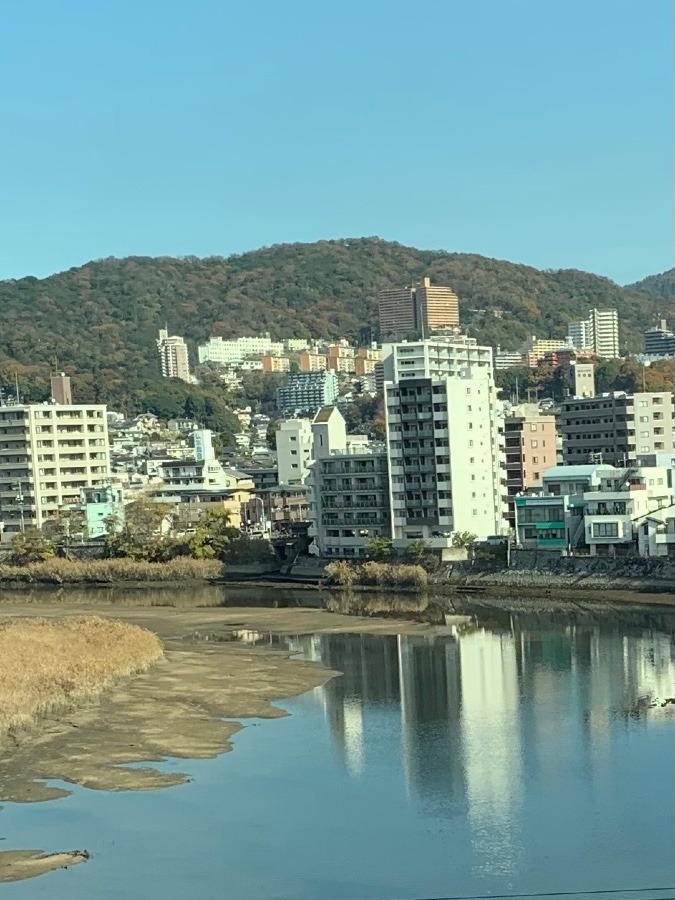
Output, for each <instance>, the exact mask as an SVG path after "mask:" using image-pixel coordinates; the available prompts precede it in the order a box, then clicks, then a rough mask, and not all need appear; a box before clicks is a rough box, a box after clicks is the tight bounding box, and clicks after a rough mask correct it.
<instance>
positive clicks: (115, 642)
mask: <svg viewBox="0 0 675 900" xmlns="http://www.w3.org/2000/svg"><path fill="white" fill-rule="evenodd" d="M161 657H162V645H161V643H160V640H159V638H158V637H157V635H155V634H153V633H152V632H150V631H147V630H146V629H145V628H139V627H138V626H137V625H129V624H126V623H124V622H117V621H115V620H110V619H102V618H100V617H99V616H72V617H68V618H65V619H60V620H58V621H52V620H48V619H40V618H26V619H8V620H4V621H0V736H1V735H2V732H3V731H7V729H12V728H17V727H21V726H25V725H28V724H30V723H32V722H34V721H35V720H36V719H38V718H39V717H40V716H43V715H45V714H46V713H50V712H54V711H57V710H58V709H61V708H68V707H72V706H74V705H76V704H77V703H78V701H82V700H85V699H89V698H91V697H95V696H96V695H98V694H99V693H100V692H101V691H103V690H105V689H106V688H107V687H109V686H110V685H111V684H113V683H114V682H115V681H117V680H118V679H120V678H126V677H128V676H130V675H134V674H137V673H139V672H144V671H146V670H147V669H148V668H149V667H150V666H151V665H152V663H154V662H156V661H157V660H158V659H160V658H161Z"/></svg>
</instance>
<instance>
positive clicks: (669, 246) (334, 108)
mask: <svg viewBox="0 0 675 900" xmlns="http://www.w3.org/2000/svg"><path fill="white" fill-rule="evenodd" d="M2 18H3V21H2V27H1V28H0V84H2V90H1V91H0V278H17V277H21V276H24V275H35V276H38V277H43V276H46V275H49V274H51V273H53V272H56V271H61V270H64V269H68V268H70V267H72V266H77V265H80V264H82V263H84V262H86V261H89V260H91V259H97V258H101V257H107V256H129V255H150V256H160V255H170V256H183V255H196V256H211V255H222V256H227V255H229V254H231V253H241V252H244V251H247V250H252V249H256V248H258V247H261V246H268V245H270V244H277V243H287V242H294V241H315V240H320V239H329V238H342V237H360V236H368V235H378V236H379V237H381V238H385V239H388V240H396V241H399V242H401V243H403V244H408V245H411V246H415V247H420V248H424V249H444V250H450V251H460V252H472V253H481V254H484V255H486V256H490V257H496V258H500V259H508V260H511V261H513V262H523V263H527V264H529V265H534V266H536V267H538V268H549V269H555V268H576V269H585V270H588V271H593V272H596V273H598V274H601V275H606V276H608V277H610V278H612V279H614V280H615V281H618V282H619V283H627V282H630V281H634V280H637V279H639V278H642V277H644V276H646V275H648V274H653V273H655V272H660V271H663V270H665V269H667V268H670V267H671V266H672V265H673V240H674V234H673V162H672V152H673V78H672V71H673V4H672V2H671V0H649V2H636V0H461V2H460V0H417V2H415V3H410V2H403V0H358V2H355V0H341V2H339V3H335V2H328V0H323V2H322V0H283V2H280V0H238V2H235V0H191V2H190V3H187V2H177V0H162V2H161V3H160V2H159V0H155V2H152V3H150V2H148V0H134V2H130V0H114V2H109V0H97V2H94V3H92V2H91V0H60V2H58V3H55V2H54V0H6V2H5V3H4V4H3V16H2Z"/></svg>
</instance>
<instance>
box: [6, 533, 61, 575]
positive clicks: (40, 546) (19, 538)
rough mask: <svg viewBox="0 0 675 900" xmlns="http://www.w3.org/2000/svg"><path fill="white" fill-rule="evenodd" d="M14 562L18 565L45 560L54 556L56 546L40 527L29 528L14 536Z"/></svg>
mask: <svg viewBox="0 0 675 900" xmlns="http://www.w3.org/2000/svg"><path fill="white" fill-rule="evenodd" d="M12 551H13V553H12V562H14V563H16V564H17V565H22V566H24V565H26V564H27V563H34V562H43V561H44V560H45V559H50V558H51V557H52V556H54V547H53V545H52V543H51V541H50V540H49V538H48V537H47V536H46V535H45V534H43V533H42V532H41V531H40V529H39V528H27V529H26V530H25V531H21V532H19V534H16V535H15V536H14V537H13V538H12Z"/></svg>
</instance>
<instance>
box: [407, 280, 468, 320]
mask: <svg viewBox="0 0 675 900" xmlns="http://www.w3.org/2000/svg"><path fill="white" fill-rule="evenodd" d="M416 294H417V316H418V322H419V326H418V327H419V328H421V329H422V330H423V331H424V333H425V334H427V333H428V332H430V331H447V330H450V329H452V328H459V300H458V298H457V294H456V293H455V292H454V291H453V290H451V289H450V288H449V287H442V286H441V285H439V284H432V283H431V278H424V279H423V281H422V283H421V284H419V285H418V286H417V290H416Z"/></svg>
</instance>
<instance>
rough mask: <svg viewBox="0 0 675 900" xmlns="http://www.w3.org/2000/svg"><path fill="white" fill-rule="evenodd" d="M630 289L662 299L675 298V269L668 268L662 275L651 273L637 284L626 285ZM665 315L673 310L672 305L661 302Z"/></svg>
mask: <svg viewBox="0 0 675 900" xmlns="http://www.w3.org/2000/svg"><path fill="white" fill-rule="evenodd" d="M626 287H627V289H628V290H631V291H638V292H639V293H641V294H647V296H648V297H654V298H655V299H657V300H658V299H660V300H671V301H672V300H675V269H668V271H667V272H662V273H661V274H660V275H650V276H649V277H648V278H643V279H642V281H636V282H635V284H629V285H627V286H626ZM661 307H662V310H663V315H666V314H667V313H668V312H671V311H672V307H670V308H668V304H663V303H662V304H661Z"/></svg>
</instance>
